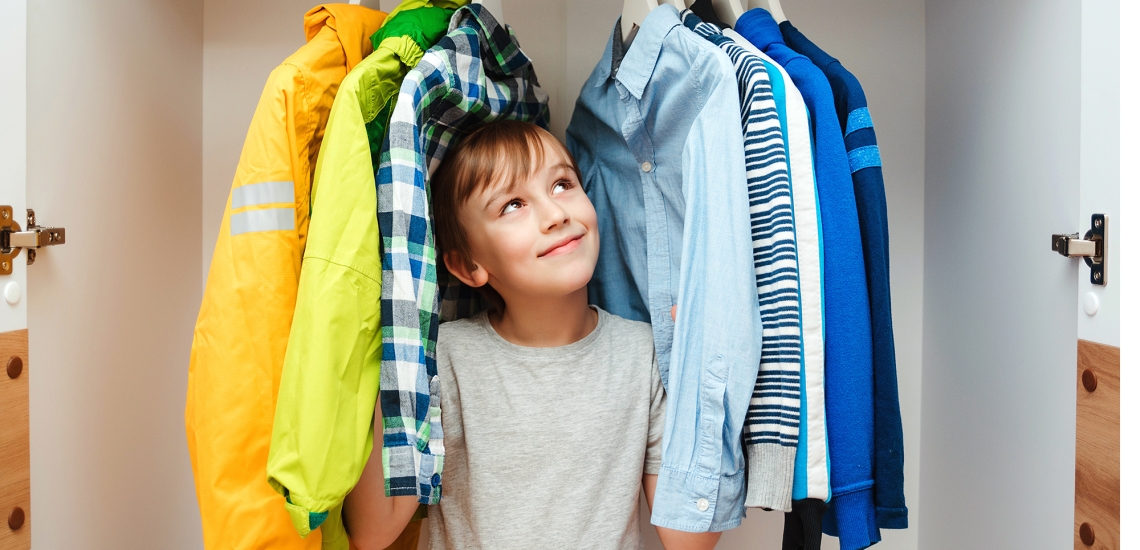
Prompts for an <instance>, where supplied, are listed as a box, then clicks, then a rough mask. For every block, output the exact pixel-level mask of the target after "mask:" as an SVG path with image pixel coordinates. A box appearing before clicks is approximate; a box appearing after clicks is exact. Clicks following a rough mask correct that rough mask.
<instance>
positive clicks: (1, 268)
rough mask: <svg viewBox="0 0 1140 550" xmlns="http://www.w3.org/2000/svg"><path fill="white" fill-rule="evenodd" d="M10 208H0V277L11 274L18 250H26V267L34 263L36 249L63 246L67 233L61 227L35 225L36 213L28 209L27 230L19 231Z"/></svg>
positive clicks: (5, 206) (18, 225)
mask: <svg viewBox="0 0 1140 550" xmlns="http://www.w3.org/2000/svg"><path fill="white" fill-rule="evenodd" d="M15 218H16V216H15V214H13V212H12V207H11V206H7V205H4V206H0V275H10V274H11V273H12V266H13V262H15V260H16V256H19V255H20V250H23V249H25V248H26V249H28V265H32V264H33V263H35V261H36V249H37V248H42V247H45V246H55V245H57V244H64V243H65V242H66V241H67V232H66V230H64V228H62V227H40V226H38V225H36V212H35V210H32V209H31V208H29V209H28V229H27V230H25V231H21V230H20V224H19V223H16V219H15Z"/></svg>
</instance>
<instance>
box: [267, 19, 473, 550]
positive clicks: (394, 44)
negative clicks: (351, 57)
mask: <svg viewBox="0 0 1140 550" xmlns="http://www.w3.org/2000/svg"><path fill="white" fill-rule="evenodd" d="M464 3H466V2H465V0H463V1H460V2H453V1H450V0H435V1H434V2H432V1H426V0H408V1H405V2H404V3H402V4H400V6H398V7H397V8H396V9H395V10H393V11H392V12H391V13H390V14H389V15H388V18H387V19H386V21H385V23H384V26H383V27H381V28H380V30H379V31H377V32H376V33H375V34H373V36H372V44H374V45H375V46H376V51H374V52H373V53H372V54H371V55H369V56H368V57H367V58H365V59H364V60H363V61H361V62H360V64H358V65H357V66H356V68H354V69H353V70H352V71H351V72H350V73H348V76H346V77H345V79H344V81H343V82H342V83H341V86H340V91H339V92H338V93H337V96H336V101H335V102H333V106H332V113H331V115H330V116H329V121H328V125H327V128H326V130H325V139H324V142H323V144H322V146H321V152H320V156H319V157H318V160H317V166H316V174H315V176H314V180H313V191H312V201H311V203H312V220H311V222H310V225H309V238H308V245H307V247H306V248H305V256H304V262H303V263H302V266H301V276H300V284H299V289H298V292H297V306H296V310H295V312H294V317H293V328H292V331H291V333H290V335H289V345H288V348H287V351H286V354H285V362H284V367H283V369H282V374H281V389H280V391H279V395H278V400H277V410H276V416H275V419H274V424H273V441H272V445H271V447H270V451H269V462H268V467H267V474H268V481H269V485H271V486H272V487H273V488H274V489H275V490H276V491H277V492H279V493H281V494H282V495H284V496H285V497H286V505H285V506H286V508H287V509H288V510H289V513H290V517H291V518H292V519H293V525H294V527H295V528H296V529H297V532H298V533H299V534H300V535H301V536H305V535H307V534H308V533H309V531H310V530H312V529H316V528H317V527H318V526H322V534H323V540H324V544H323V547H324V548H325V549H326V550H329V549H338V550H347V549H348V537H347V533H345V530H344V526H343V524H342V521H341V520H342V518H341V514H340V506H341V504H342V503H343V501H344V498H345V496H346V495H347V494H348V492H349V491H351V490H352V488H353V487H354V486H355V485H356V483H357V481H359V480H360V475H361V472H362V471H363V469H364V464H365V463H366V462H367V461H368V456H369V455H370V454H371V452H372V448H373V419H374V414H375V411H376V396H377V392H378V391H379V382H380V309H379V304H380V280H381V279H380V254H379V252H378V246H379V243H380V229H379V226H378V224H377V221H376V186H375V174H376V165H377V164H378V161H379V150H380V147H381V144H382V142H383V139H384V135H385V129H386V128H387V125H388V118H389V116H390V114H391V112H392V107H393V105H394V104H395V99H396V93H397V91H398V90H399V88H400V83H401V82H402V81H403V78H404V75H405V74H406V73H407V72H408V70H409V69H410V68H411V67H415V66H416V64H418V63H419V61H420V59H421V58H422V57H423V55H424V52H425V51H426V50H428V49H429V48H431V47H432V46H433V45H435V43H436V42H437V41H438V40H439V39H440V38H441V37H442V36H443V35H444V33H445V32H446V31H447V26H448V22H449V21H450V19H451V15H452V14H453V13H454V11H455V9H456V8H458V7H459V6H460V5H461V4H464Z"/></svg>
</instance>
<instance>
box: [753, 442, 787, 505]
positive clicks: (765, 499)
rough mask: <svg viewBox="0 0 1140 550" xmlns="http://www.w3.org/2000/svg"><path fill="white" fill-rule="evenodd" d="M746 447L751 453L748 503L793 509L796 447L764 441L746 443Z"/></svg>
mask: <svg viewBox="0 0 1140 550" xmlns="http://www.w3.org/2000/svg"><path fill="white" fill-rule="evenodd" d="M744 449H745V451H746V452H747V453H748V493H747V496H745V498H744V505H745V506H747V507H749V508H764V509H765V510H776V511H778V512H791V511H792V480H793V478H794V477H795V473H796V448H795V447H785V446H783V445H778V444H774V443H760V444H757V445H745V447H744Z"/></svg>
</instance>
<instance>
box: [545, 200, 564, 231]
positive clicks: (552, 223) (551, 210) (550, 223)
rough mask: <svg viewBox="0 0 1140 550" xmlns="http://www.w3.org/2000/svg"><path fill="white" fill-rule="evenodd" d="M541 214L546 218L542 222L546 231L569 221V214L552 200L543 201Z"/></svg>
mask: <svg viewBox="0 0 1140 550" xmlns="http://www.w3.org/2000/svg"><path fill="white" fill-rule="evenodd" d="M542 214H543V216H544V218H545V220H546V223H545V224H544V226H545V227H546V231H552V230H554V229H558V227H560V226H563V225H566V224H568V223H570V214H569V213H567V212H566V210H565V209H563V208H562V207H561V206H560V205H559V204H558V203H556V202H554V201H544V204H543V207H542Z"/></svg>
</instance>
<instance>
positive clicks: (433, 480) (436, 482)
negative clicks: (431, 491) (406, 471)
mask: <svg viewBox="0 0 1140 550" xmlns="http://www.w3.org/2000/svg"><path fill="white" fill-rule="evenodd" d="M439 482H440V479H439V474H435V475H433V476H431V486H432V487H439Z"/></svg>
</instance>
